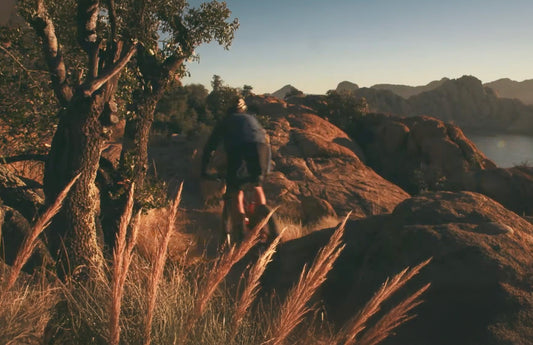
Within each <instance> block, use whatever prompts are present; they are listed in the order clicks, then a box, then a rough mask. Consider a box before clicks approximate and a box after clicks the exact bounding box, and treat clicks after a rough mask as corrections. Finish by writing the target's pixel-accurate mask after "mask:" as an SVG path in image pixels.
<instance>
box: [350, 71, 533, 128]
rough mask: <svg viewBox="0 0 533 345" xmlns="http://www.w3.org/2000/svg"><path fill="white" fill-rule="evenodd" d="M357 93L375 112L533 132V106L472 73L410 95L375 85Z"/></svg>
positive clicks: (460, 124) (469, 125) (471, 126)
mask: <svg viewBox="0 0 533 345" xmlns="http://www.w3.org/2000/svg"><path fill="white" fill-rule="evenodd" d="M428 85H429V84H428ZM355 95H356V96H358V97H364V98H365V99H366V100H367V102H368V104H369V107H370V110H371V111H373V112H385V113H393V114H398V115H404V116H418V115H429V116H432V117H436V118H438V119H440V120H443V121H447V122H450V121H451V122H453V123H455V124H457V125H459V126H460V127H462V128H463V129H471V130H481V131H490V132H508V133H520V134H527V135H531V133H533V106H529V105H526V104H524V103H523V102H521V101H519V100H518V99H510V98H499V97H498V95H497V93H496V92H495V91H494V90H493V89H492V88H490V87H485V86H484V85H483V84H482V82H481V81H480V80H479V79H477V78H475V77H472V76H463V77H461V78H458V79H448V80H444V81H443V83H442V84H441V85H440V86H438V87H436V88H433V89H431V90H428V91H424V92H421V93H418V94H416V95H413V96H411V97H409V98H408V99H405V98H403V97H401V96H399V95H398V94H396V93H394V92H393V91H391V90H386V89H381V90H380V89H375V88H360V89H359V90H357V91H356V92H355Z"/></svg>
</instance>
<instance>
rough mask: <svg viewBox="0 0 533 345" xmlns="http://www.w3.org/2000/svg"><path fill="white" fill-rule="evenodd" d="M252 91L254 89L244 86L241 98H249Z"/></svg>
mask: <svg viewBox="0 0 533 345" xmlns="http://www.w3.org/2000/svg"><path fill="white" fill-rule="evenodd" d="M253 89H254V88H253V87H252V86H250V85H246V84H245V85H244V86H243V87H242V96H243V97H248V96H250V95H251V94H252V90H253Z"/></svg>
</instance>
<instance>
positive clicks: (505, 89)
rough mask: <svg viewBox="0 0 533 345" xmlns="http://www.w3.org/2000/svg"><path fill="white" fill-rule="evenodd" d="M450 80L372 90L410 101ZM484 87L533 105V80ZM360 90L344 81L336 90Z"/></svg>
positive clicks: (381, 86)
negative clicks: (389, 92)
mask: <svg viewBox="0 0 533 345" xmlns="http://www.w3.org/2000/svg"><path fill="white" fill-rule="evenodd" d="M449 80H450V79H449V78H446V77H445V78H442V79H440V80H434V81H432V82H430V83H428V84H426V85H420V86H410V85H402V84H375V85H372V86H371V87H370V89H375V90H387V91H391V92H392V93H394V94H395V95H398V96H400V97H402V98H404V99H408V98H410V97H412V96H416V95H418V94H421V93H423V92H426V91H431V90H434V89H436V88H438V87H440V86H441V85H443V84H444V83H446V82H447V81H449ZM483 86H485V87H490V88H491V89H492V90H494V91H495V93H496V95H497V96H498V97H500V98H511V99H518V100H520V101H521V102H523V103H524V104H528V105H533V79H527V80H524V81H514V80H511V79H509V78H502V79H498V80H495V81H492V82H488V83H484V84H483ZM358 89H360V88H359V86H358V85H357V84H355V83H353V82H350V81H342V82H340V83H339V84H338V85H337V88H336V89H335V90H336V91H337V92H340V91H350V92H351V91H355V90H358Z"/></svg>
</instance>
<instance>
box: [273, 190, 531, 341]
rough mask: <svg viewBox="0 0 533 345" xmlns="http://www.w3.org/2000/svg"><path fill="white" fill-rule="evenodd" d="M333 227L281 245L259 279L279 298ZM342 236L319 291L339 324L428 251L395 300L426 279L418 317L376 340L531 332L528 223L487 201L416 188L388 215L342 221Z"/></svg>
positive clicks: (498, 337)
mask: <svg viewBox="0 0 533 345" xmlns="http://www.w3.org/2000/svg"><path fill="white" fill-rule="evenodd" d="M332 231H333V230H323V231H319V232H315V233H312V234H310V235H308V236H306V237H303V238H300V239H297V240H293V241H289V242H287V243H285V244H284V245H282V246H281V247H280V248H279V253H278V256H277V258H276V259H275V261H274V262H273V263H272V266H270V268H269V271H268V272H267V275H266V276H265V284H267V285H268V286H269V287H270V288H271V289H276V291H277V292H278V293H279V294H281V295H283V293H284V291H286V290H287V289H288V288H289V287H290V286H291V285H292V284H293V283H294V281H295V280H296V279H297V278H298V276H299V271H300V270H301V268H302V267H303V265H304V264H306V263H307V264H309V263H310V262H311V261H312V259H313V258H314V256H315V255H316V253H317V250H318V249H319V248H320V247H321V246H323V245H324V244H325V243H326V241H327V240H328V239H329V236H330V235H331V233H332ZM344 241H345V243H346V248H345V249H344V251H343V253H342V254H341V257H340V258H339V259H338V261H337V262H336V264H335V265H334V268H333V271H332V272H331V273H330V275H329V278H328V280H327V282H326V283H325V286H324V287H323V289H322V290H321V291H320V295H319V296H318V298H322V299H323V300H324V303H325V306H326V312H328V315H329V316H330V317H331V318H333V319H334V321H335V322H336V324H337V326H339V327H340V326H341V325H342V324H343V322H345V321H346V320H347V319H348V318H349V317H350V316H351V315H353V314H354V312H356V311H357V310H359V309H360V308H361V307H362V306H363V305H364V304H365V303H366V301H368V299H369V298H370V297H371V296H372V295H373V293H374V292H375V291H376V290H377V289H378V288H379V286H380V284H381V283H383V282H384V281H385V279H386V278H387V277H390V276H392V275H394V274H396V273H397V272H399V271H401V270H402V269H403V268H405V267H407V266H410V267H413V266H415V265H417V264H418V263H420V262H422V261H424V260H426V259H428V258H433V259H432V261H431V263H430V264H429V265H428V266H427V267H426V268H424V269H423V271H422V272H421V273H420V274H419V276H417V277H415V278H414V279H413V280H412V281H411V282H410V283H409V284H408V285H406V287H405V288H404V290H403V291H400V292H399V294H398V295H397V296H394V298H393V302H398V301H400V300H401V299H402V298H405V297H406V296H408V295H409V294H411V293H413V292H414V291H415V290H416V289H417V288H420V287H421V286H422V285H424V284H426V283H428V282H430V283H431V284H432V285H431V287H430V289H429V290H428V291H427V292H426V293H425V294H424V295H423V300H424V303H423V304H421V305H420V306H418V307H417V308H416V309H415V311H414V312H413V313H415V314H417V317H416V318H415V319H413V320H411V321H409V322H408V323H406V324H405V325H403V326H401V327H400V328H398V329H397V332H396V336H394V337H392V338H390V339H388V340H387V341H385V342H384V344H388V345H403V344H412V345H425V344H432V345H449V344H462V345H470V344H472V345H474V344H487V345H491V344H494V345H496V344H498V345H502V344H508V345H511V344H529V343H530V340H531V339H533V328H531V319H532V318H533V279H532V278H531V277H533V257H532V256H531V253H532V251H533V225H531V224H530V223H528V222H527V221H525V220H524V219H522V218H521V217H519V216H518V215H516V214H515V213H513V212H511V211H509V210H507V209H505V208H504V207H502V206H501V205H500V204H499V203H497V202H495V201H493V200H492V199H490V198H488V197H486V196H483V195H481V194H477V193H472V192H460V193H452V192H436V193H426V194H422V195H420V196H417V197H413V198H410V199H407V200H405V201H404V202H402V203H400V204H399V205H398V206H397V207H396V208H395V209H394V211H393V212H392V213H391V214H388V215H380V216H374V217H370V218H367V219H363V220H358V221H348V223H347V225H346V232H345V236H344ZM388 306H389V305H386V306H385V307H384V308H388Z"/></svg>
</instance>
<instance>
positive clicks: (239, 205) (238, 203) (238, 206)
mask: <svg viewBox="0 0 533 345" xmlns="http://www.w3.org/2000/svg"><path fill="white" fill-rule="evenodd" d="M233 207H234V208H233V209H234V210H235V211H236V212H237V213H241V214H242V213H244V192H243V191H242V190H240V191H239V192H238V194H237V197H236V198H235V205H234V206H233Z"/></svg>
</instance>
